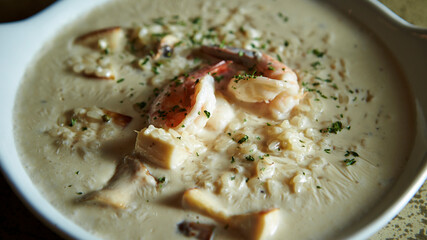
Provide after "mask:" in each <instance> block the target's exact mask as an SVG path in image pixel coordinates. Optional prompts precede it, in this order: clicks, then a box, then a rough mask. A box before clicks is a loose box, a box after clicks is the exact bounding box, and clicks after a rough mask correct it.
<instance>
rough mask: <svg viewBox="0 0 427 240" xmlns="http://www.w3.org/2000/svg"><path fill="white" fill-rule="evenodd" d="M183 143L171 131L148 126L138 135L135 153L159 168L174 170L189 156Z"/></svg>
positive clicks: (179, 136)
mask: <svg viewBox="0 0 427 240" xmlns="http://www.w3.org/2000/svg"><path fill="white" fill-rule="evenodd" d="M184 141H185V140H184V139H182V136H181V135H180V134H178V133H177V132H176V131H174V130H173V129H169V130H164V129H162V128H156V127H154V126H153V125H150V126H149V127H148V128H144V129H142V130H141V131H140V132H139V133H138V137H137V138H136V144H135V151H136V152H137V153H139V154H141V155H142V156H143V157H144V158H145V159H146V160H148V161H150V162H152V163H154V164H157V165H159V166H160V167H163V168H167V169H174V168H176V167H178V166H180V165H181V164H182V163H183V162H184V161H185V160H186V159H187V158H188V157H189V156H190V155H191V153H190V152H189V151H188V147H187V146H186V145H185V143H184Z"/></svg>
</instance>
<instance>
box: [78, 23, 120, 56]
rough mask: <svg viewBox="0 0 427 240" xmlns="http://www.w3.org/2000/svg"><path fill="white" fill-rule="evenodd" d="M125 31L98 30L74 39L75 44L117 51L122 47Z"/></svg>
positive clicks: (114, 29)
mask: <svg viewBox="0 0 427 240" xmlns="http://www.w3.org/2000/svg"><path fill="white" fill-rule="evenodd" d="M124 40H125V31H124V30H123V28H121V27H109V28H103V29H98V30H95V31H92V32H89V33H86V34H84V35H81V36H80V37H78V38H76V40H75V43H76V44H80V45H83V46H87V47H90V48H93V49H101V50H104V51H109V50H113V51H114V50H119V49H120V48H122V47H123V45H124Z"/></svg>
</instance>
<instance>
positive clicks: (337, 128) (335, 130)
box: [320, 121, 343, 134]
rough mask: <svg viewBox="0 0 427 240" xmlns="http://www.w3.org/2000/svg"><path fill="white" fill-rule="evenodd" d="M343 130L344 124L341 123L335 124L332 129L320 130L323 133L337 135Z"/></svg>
mask: <svg viewBox="0 0 427 240" xmlns="http://www.w3.org/2000/svg"><path fill="white" fill-rule="evenodd" d="M342 129H343V126H342V123H341V122H340V121H336V122H333V123H332V124H331V126H330V127H327V128H323V129H320V132H321V133H335V134H337V133H338V132H340V131H341V130H342Z"/></svg>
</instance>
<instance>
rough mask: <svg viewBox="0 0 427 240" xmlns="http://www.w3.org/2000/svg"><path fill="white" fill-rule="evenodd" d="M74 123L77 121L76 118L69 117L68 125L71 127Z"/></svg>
mask: <svg viewBox="0 0 427 240" xmlns="http://www.w3.org/2000/svg"><path fill="white" fill-rule="evenodd" d="M76 123H77V119H75V118H71V122H70V125H69V126H70V127H72V126H74V125H76Z"/></svg>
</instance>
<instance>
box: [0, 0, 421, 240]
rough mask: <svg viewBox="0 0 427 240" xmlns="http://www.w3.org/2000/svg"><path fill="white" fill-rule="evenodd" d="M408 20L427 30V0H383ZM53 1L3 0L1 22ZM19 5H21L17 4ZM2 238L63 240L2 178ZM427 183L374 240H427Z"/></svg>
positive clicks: (23, 15) (24, 16)
mask: <svg viewBox="0 0 427 240" xmlns="http://www.w3.org/2000/svg"><path fill="white" fill-rule="evenodd" d="M380 1H381V2H383V3H384V4H386V5H387V6H389V7H390V9H391V10H393V11H394V12H396V13H397V14H399V15H400V16H401V17H403V18H404V19H406V20H407V21H409V22H411V23H413V24H416V25H419V26H426V27H427V0H405V1H402V0H380ZM52 2H54V0H20V1H15V0H1V1H0V22H8V21H16V20H20V19H24V18H26V17H28V16H31V15H32V14H34V13H36V12H38V11H40V10H41V9H43V8H45V7H46V6H48V5H49V4H51V3H52ZM17 3H19V4H17ZM0 189H1V190H2V194H0V202H1V203H2V204H0V212H1V213H2V214H1V217H0V226H1V227H0V239H22V240H27V239H28V240H30V239H47V240H50V239H60V237H59V236H58V235H56V234H55V233H54V232H52V231H51V230H50V229H49V228H47V227H46V226H45V225H44V224H43V223H42V222H40V221H39V220H38V219H37V218H36V217H34V216H33V214H32V213H31V212H30V211H29V210H27V208H26V207H25V206H24V205H23V204H22V203H21V201H20V200H19V199H18V198H17V197H16V195H15V194H14V193H13V191H12V190H11V188H10V187H9V185H8V184H7V182H6V180H5V179H4V178H3V177H0ZM426 226H427V182H426V183H424V185H423V186H422V188H421V189H420V190H419V191H418V192H417V193H416V194H415V196H414V197H413V198H412V199H411V201H410V202H409V203H408V205H407V206H406V207H405V208H404V209H403V210H402V211H401V212H400V213H399V215H397V216H396V217H395V218H394V219H393V220H391V221H390V223H389V224H388V225H387V226H385V227H384V228H383V229H381V230H380V231H379V232H377V233H376V234H375V235H373V236H372V237H371V240H379V239H417V240H427V232H426Z"/></svg>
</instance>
